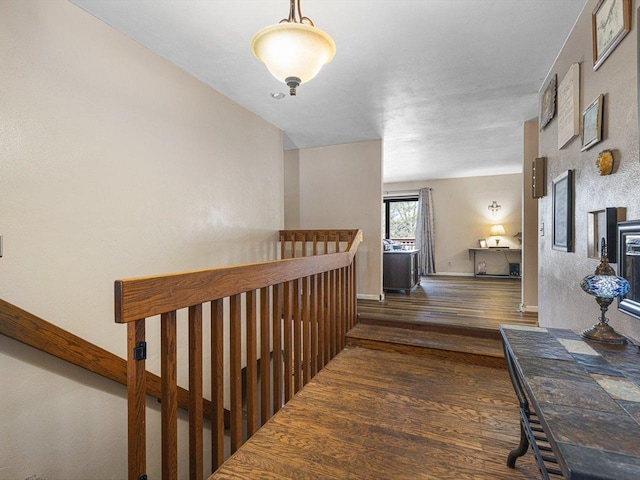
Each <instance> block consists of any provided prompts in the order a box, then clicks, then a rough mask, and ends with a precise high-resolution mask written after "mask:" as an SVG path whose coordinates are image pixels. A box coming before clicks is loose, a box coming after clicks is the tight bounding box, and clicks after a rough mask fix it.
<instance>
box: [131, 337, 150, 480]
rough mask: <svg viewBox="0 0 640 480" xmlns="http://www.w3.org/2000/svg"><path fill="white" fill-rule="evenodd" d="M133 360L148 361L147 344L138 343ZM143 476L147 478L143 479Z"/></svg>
mask: <svg viewBox="0 0 640 480" xmlns="http://www.w3.org/2000/svg"><path fill="white" fill-rule="evenodd" d="M133 359H134V360H146V359H147V342H138V344H137V345H136V346H135V348H134V349H133ZM142 476H144V477H145V478H144V479H142ZM142 476H141V477H140V478H141V480H146V475H142Z"/></svg>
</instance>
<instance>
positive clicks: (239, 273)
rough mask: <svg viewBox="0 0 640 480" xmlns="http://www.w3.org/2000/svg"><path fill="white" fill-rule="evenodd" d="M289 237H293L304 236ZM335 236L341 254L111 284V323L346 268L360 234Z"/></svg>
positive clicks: (140, 278) (357, 243) (117, 281)
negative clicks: (341, 243)
mask: <svg viewBox="0 0 640 480" xmlns="http://www.w3.org/2000/svg"><path fill="white" fill-rule="evenodd" d="M294 232H295V234H296V236H297V234H299V233H300V234H301V233H302V232H304V231H301V230H296V231H294ZM339 232H341V234H342V236H343V237H342V238H345V239H349V240H350V242H349V245H348V250H347V251H346V252H340V253H332V254H329V255H322V256H310V257H301V258H289V259H285V260H273V261H269V262H260V263H252V264H247V265H235V266H231V267H220V268H213V269H208V270H196V271H190V272H181V273H172V274H166V275H156V276H149V277H138V278H132V279H126V280H116V282H115V317H116V322H117V323H127V322H132V321H135V320H139V319H141V318H147V317H152V316H154V315H160V314H161V313H164V312H169V311H173V310H179V309H181V308H187V307H189V306H191V305H197V304H202V303H205V302H209V301H211V300H217V299H220V298H227V297H230V296H232V295H236V294H240V293H245V292H249V291H252V290H258V289H260V288H264V287H268V286H271V285H275V284H279V283H285V282H289V281H292V280H295V279H298V278H302V277H308V276H310V275H316V274H318V273H324V272H327V271H330V270H335V269H338V268H342V267H346V266H347V265H349V264H350V263H351V261H352V260H353V257H354V256H355V252H356V251H357V249H358V246H359V244H360V242H361V239H362V232H361V231H360V230H357V231H356V233H355V234H352V235H350V236H348V235H347V233H346V232H347V231H342V230H341V231H339ZM352 232H353V231H352Z"/></svg>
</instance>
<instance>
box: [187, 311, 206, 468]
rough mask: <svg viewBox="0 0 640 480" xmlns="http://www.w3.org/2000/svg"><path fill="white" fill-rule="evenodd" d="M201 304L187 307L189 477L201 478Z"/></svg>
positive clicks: (202, 411)
mask: <svg viewBox="0 0 640 480" xmlns="http://www.w3.org/2000/svg"><path fill="white" fill-rule="evenodd" d="M203 417H204V410H203V404H202V305H194V306H192V307H189V478H190V479H191V480H202V479H203V478H204V465H203V463H202V462H203V460H202V455H203V450H202V430H203V426H202V423H203V422H202V419H203Z"/></svg>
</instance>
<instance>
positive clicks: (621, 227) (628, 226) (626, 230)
mask: <svg viewBox="0 0 640 480" xmlns="http://www.w3.org/2000/svg"><path fill="white" fill-rule="evenodd" d="M618 275H620V276H621V277H624V278H626V279H627V281H628V282H629V286H630V288H629V293H627V294H626V295H625V296H624V297H622V298H619V299H618V310H620V311H621V312H623V313H626V314H628V315H632V316H634V317H636V318H640V221H638V220H634V221H631V222H620V223H619V224H618Z"/></svg>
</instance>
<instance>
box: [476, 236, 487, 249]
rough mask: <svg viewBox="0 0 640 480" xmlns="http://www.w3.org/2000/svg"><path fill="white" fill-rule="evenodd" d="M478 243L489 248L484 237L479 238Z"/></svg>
mask: <svg viewBox="0 0 640 480" xmlns="http://www.w3.org/2000/svg"><path fill="white" fill-rule="evenodd" d="M478 244H479V245H480V248H487V241H486V240H485V239H484V238H482V239H480V240H478Z"/></svg>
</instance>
